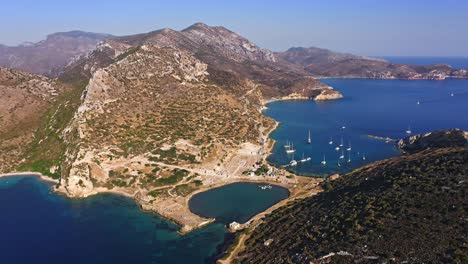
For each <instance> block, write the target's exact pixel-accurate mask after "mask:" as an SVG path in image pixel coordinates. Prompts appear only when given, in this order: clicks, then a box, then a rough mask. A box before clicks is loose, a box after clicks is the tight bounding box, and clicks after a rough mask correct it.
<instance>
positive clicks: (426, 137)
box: [397, 129, 468, 154]
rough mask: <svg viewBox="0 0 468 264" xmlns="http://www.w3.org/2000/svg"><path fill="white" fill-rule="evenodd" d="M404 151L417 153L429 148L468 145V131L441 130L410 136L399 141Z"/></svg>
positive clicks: (398, 145) (398, 144) (398, 143)
mask: <svg viewBox="0 0 468 264" xmlns="http://www.w3.org/2000/svg"><path fill="white" fill-rule="evenodd" d="M397 147H398V148H399V149H400V150H401V151H402V152H403V153H408V154H412V153H416V152H419V151H422V150H425V149H428V148H431V149H434V148H446V147H468V132H465V131H462V130H460V129H451V130H440V131H434V132H429V133H425V134H419V135H414V136H409V137H407V138H405V139H401V140H399V141H398V142H397Z"/></svg>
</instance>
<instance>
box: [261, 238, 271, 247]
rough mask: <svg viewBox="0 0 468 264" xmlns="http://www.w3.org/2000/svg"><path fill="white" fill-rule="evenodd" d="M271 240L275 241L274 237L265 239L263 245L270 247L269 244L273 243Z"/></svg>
mask: <svg viewBox="0 0 468 264" xmlns="http://www.w3.org/2000/svg"><path fill="white" fill-rule="evenodd" d="M271 242H273V238H270V239H268V240H265V242H263V245H265V246H266V247H268V246H269V245H270V244H271Z"/></svg>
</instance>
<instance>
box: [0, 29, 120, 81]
mask: <svg viewBox="0 0 468 264" xmlns="http://www.w3.org/2000/svg"><path fill="white" fill-rule="evenodd" d="M110 37H111V35H108V34H98V33H89V32H82V31H70V32H60V33H54V34H51V35H49V36H47V38H46V39H45V40H43V41H40V42H37V43H28V44H23V45H19V46H15V47H8V46H4V45H0V66H3V67H8V68H14V69H19V70H22V71H26V72H31V73H38V74H43V75H55V74H57V73H58V72H60V70H61V69H62V68H63V67H64V66H65V65H66V64H67V63H68V62H69V61H70V60H71V59H72V58H73V57H75V56H79V55H82V54H85V53H87V52H89V51H91V50H93V49H94V48H95V47H96V44H97V43H98V42H99V41H101V40H103V39H107V38H110Z"/></svg>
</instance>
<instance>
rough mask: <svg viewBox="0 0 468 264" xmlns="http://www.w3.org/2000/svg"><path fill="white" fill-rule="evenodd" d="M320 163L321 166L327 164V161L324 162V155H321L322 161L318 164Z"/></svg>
mask: <svg viewBox="0 0 468 264" xmlns="http://www.w3.org/2000/svg"><path fill="white" fill-rule="evenodd" d="M320 163H322V165H325V164H327V161H326V160H325V155H323V160H322V162H320Z"/></svg>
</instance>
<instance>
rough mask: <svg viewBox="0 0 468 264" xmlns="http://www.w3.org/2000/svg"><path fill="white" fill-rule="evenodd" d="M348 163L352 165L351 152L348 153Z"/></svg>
mask: <svg viewBox="0 0 468 264" xmlns="http://www.w3.org/2000/svg"><path fill="white" fill-rule="evenodd" d="M348 163H351V152H348Z"/></svg>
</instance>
